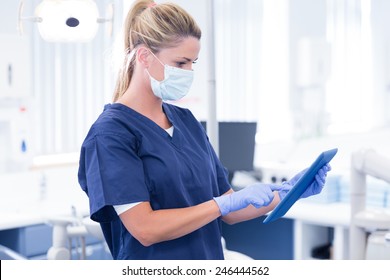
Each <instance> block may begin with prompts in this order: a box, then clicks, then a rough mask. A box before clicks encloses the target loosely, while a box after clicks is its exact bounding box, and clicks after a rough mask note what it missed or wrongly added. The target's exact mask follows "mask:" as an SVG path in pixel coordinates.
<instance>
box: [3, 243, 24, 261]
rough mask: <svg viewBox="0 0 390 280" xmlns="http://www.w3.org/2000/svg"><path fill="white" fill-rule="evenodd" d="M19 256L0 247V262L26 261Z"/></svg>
mask: <svg viewBox="0 0 390 280" xmlns="http://www.w3.org/2000/svg"><path fill="white" fill-rule="evenodd" d="M26 259H27V258H25V257H24V256H22V255H21V254H19V253H17V252H15V251H13V250H11V249H9V248H7V247H5V246H3V245H0V260H26Z"/></svg>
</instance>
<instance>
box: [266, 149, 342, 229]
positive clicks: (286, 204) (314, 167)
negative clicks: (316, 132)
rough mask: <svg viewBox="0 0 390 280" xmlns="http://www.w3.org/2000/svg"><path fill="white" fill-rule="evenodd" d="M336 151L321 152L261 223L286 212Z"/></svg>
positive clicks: (279, 216) (274, 218)
mask: <svg viewBox="0 0 390 280" xmlns="http://www.w3.org/2000/svg"><path fill="white" fill-rule="evenodd" d="M336 153H337V148H336V149H332V150H329V151H325V152H322V153H321V154H320V155H319V156H318V157H317V159H316V160H315V161H314V162H313V163H312V164H311V166H310V167H309V168H308V169H307V171H306V172H305V173H304V174H303V175H302V177H301V178H300V179H299V180H298V182H297V183H296V184H295V186H294V187H293V188H292V189H291V190H290V191H289V192H288V193H287V195H286V196H285V197H284V198H283V200H282V201H281V202H279V204H278V205H277V206H276V207H275V209H274V210H273V211H272V212H271V213H270V214H269V215H268V216H267V217H266V218H265V220H264V221H263V223H265V224H266V223H269V222H272V221H275V220H276V219H279V218H281V217H282V216H283V215H284V214H286V213H287V211H288V210H289V209H290V208H291V206H292V205H293V204H294V203H295V202H296V201H297V200H298V199H299V198H300V197H301V195H302V194H303V193H304V192H305V190H306V189H307V188H308V187H309V186H310V185H311V183H312V182H313V181H314V178H315V176H316V174H317V172H318V170H320V169H321V168H322V167H323V166H324V165H325V164H327V163H329V162H330V161H331V160H332V158H333V157H334V156H335V155H336Z"/></svg>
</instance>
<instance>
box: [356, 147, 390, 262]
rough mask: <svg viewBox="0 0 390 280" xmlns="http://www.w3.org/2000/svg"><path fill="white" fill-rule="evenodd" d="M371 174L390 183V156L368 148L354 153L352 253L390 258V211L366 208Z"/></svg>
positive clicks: (376, 257)
mask: <svg viewBox="0 0 390 280" xmlns="http://www.w3.org/2000/svg"><path fill="white" fill-rule="evenodd" d="M367 175H370V176H373V177H375V178H378V179H381V180H384V181H386V182H389V183H390V159H389V158H386V157H383V156H381V155H378V154H377V153H376V152H375V151H373V150H365V149H362V150H360V151H357V152H355V153H354V154H353V155H352V157H351V225H350V235H349V254H350V256H349V257H350V259H352V260H361V259H390V213H389V211H385V209H375V210H374V209H367V208H366V190H367V183H366V176H367Z"/></svg>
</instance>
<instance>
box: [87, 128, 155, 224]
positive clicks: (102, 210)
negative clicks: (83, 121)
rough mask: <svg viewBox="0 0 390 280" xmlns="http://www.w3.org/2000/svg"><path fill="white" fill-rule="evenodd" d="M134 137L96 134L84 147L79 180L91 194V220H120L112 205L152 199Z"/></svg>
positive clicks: (88, 193)
mask: <svg viewBox="0 0 390 280" xmlns="http://www.w3.org/2000/svg"><path fill="white" fill-rule="evenodd" d="M136 147H137V145H136V140H135V137H123V136H119V135H96V136H94V137H93V138H90V139H89V140H88V141H87V142H85V143H84V144H83V146H82V148H81V155H80V167H79V183H80V185H81V187H82V189H83V190H84V191H85V192H86V193H87V195H88V197H89V206H90V215H91V219H92V220H94V221H97V222H111V221H113V220H115V219H118V215H117V214H116V212H115V210H114V208H113V205H120V204H128V203H133V202H139V201H149V200H150V197H149V191H148V188H147V186H146V184H145V179H144V178H145V176H144V170H143V165H142V161H141V159H140V158H139V156H138V155H137V152H136Z"/></svg>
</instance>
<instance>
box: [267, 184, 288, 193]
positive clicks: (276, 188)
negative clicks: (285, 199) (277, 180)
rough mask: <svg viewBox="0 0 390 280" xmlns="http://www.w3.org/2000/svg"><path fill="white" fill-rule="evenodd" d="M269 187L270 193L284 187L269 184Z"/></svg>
mask: <svg viewBox="0 0 390 280" xmlns="http://www.w3.org/2000/svg"><path fill="white" fill-rule="evenodd" d="M286 184H288V183H286ZM269 187H270V189H271V191H280V190H282V189H284V188H285V187H286V186H284V185H277V184H270V185H269Z"/></svg>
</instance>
